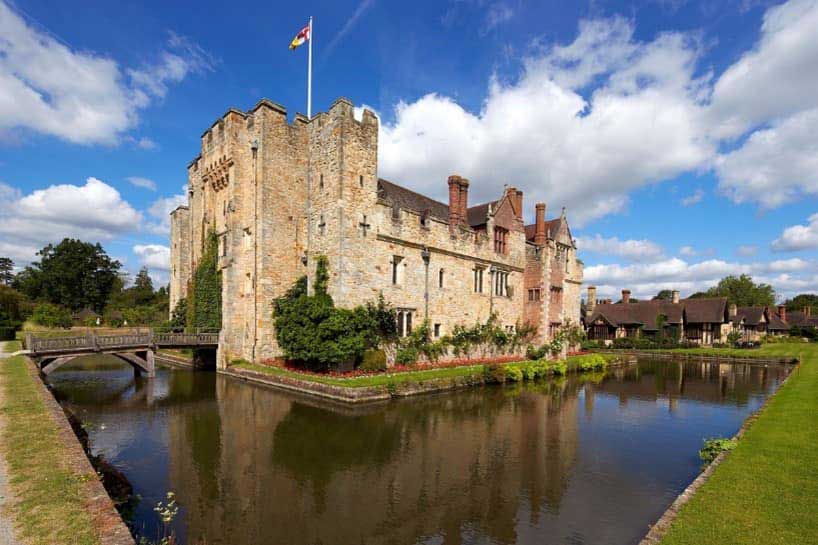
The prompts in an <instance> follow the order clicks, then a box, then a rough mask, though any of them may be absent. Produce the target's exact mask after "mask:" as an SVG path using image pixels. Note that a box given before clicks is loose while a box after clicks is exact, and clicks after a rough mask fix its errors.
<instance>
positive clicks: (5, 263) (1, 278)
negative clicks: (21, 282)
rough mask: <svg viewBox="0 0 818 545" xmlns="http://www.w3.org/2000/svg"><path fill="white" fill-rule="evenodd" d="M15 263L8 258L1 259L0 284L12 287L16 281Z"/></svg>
mask: <svg viewBox="0 0 818 545" xmlns="http://www.w3.org/2000/svg"><path fill="white" fill-rule="evenodd" d="M13 270H14V261H12V260H11V259H10V258H8V257H0V284H3V285H4V286H10V285H11V282H12V280H14V273H13V272H12V271H13Z"/></svg>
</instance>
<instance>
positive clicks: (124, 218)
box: [0, 177, 142, 262]
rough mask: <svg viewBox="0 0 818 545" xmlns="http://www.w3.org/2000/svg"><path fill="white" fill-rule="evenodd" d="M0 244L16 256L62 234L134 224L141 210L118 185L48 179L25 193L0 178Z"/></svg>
mask: <svg viewBox="0 0 818 545" xmlns="http://www.w3.org/2000/svg"><path fill="white" fill-rule="evenodd" d="M0 212H2V216H3V221H2V222H0V248H5V250H4V252H6V253H8V254H11V257H13V258H14V257H16V258H17V259H18V260H19V261H26V262H27V261H30V260H31V259H33V258H34V252H36V251H37V250H39V249H41V248H42V247H43V246H45V245H46V244H48V243H55V242H59V241H60V240H62V239H63V238H65V237H73V238H80V239H82V240H85V241H89V242H98V241H108V240H112V239H113V238H115V237H116V236H117V235H121V234H123V233H126V232H129V231H135V230H137V229H138V228H139V225H140V223H141V221H142V215H141V214H140V213H139V212H137V211H136V210H134V208H133V207H132V206H131V205H130V204H129V203H128V202H127V201H125V200H123V199H122V196H121V195H120V193H119V191H117V190H116V189H114V188H113V187H111V186H110V185H108V184H106V183H105V182H103V181H101V180H98V179H97V178H93V177H91V178H88V179H87V180H86V182H85V185H82V186H78V185H70V184H62V185H52V186H49V187H47V188H46V189H38V190H36V191H33V192H32V193H30V194H28V195H25V196H24V195H22V193H21V192H20V191H19V190H16V189H14V188H12V187H10V186H7V185H4V184H0Z"/></svg>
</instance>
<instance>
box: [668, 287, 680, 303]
mask: <svg viewBox="0 0 818 545" xmlns="http://www.w3.org/2000/svg"><path fill="white" fill-rule="evenodd" d="M670 293H671V301H672V302H673V303H674V304H677V305H678V304H679V290H673V291H672V292H670Z"/></svg>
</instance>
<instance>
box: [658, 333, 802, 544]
mask: <svg viewBox="0 0 818 545" xmlns="http://www.w3.org/2000/svg"><path fill="white" fill-rule="evenodd" d="M754 352H758V353H762V354H765V355H768V356H799V355H800V356H801V357H802V360H801V366H800V367H799V369H798V370H796V371H794V372H793V375H792V376H791V377H790V380H789V381H788V382H787V384H786V385H785V386H784V387H783V388H781V390H780V391H779V392H778V393H777V394H776V395H775V396H774V397H773V398H772V399H771V401H770V403H769V404H768V405H767V407H766V409H765V410H764V411H763V413H762V414H761V415H760V416H759V418H758V419H757V420H756V421H755V422H754V423H753V424H752V425H751V426H750V428H749V429H748V430H747V432H746V433H745V434H744V436H743V437H742V438H741V440H740V441H739V442H738V446H737V447H736V448H735V450H733V451H732V452H731V453H730V454H729V455H728V456H727V458H726V459H725V460H724V461H723V462H722V464H721V465H719V466H718V467H717V468H716V470H715V471H714V472H713V474H712V475H711V477H710V479H709V480H708V481H707V482H706V483H705V484H704V485H703V486H702V487H701V488H700V489H699V490H698V492H697V493H696V494H695V495H694V496H693V498H692V499H691V500H690V502H688V503H687V504H686V505H685V506H684V507H682V510H681V512H680V513H679V517H678V518H677V519H676V520H675V521H674V523H673V525H672V526H671V528H670V530H669V532H668V533H667V534H666V536H665V538H664V539H663V540H662V544H663V545H707V544H714V545H715V544H718V545H727V544H734V543H736V544H739V543H740V544H749V545H752V544H759V545H761V544H763V545H773V544H781V545H785V544H786V545H795V544H807V543H811V544H814V543H818V344H810V345H806V344H773V345H765V346H764V347H763V348H762V349H760V350H758V351H754Z"/></svg>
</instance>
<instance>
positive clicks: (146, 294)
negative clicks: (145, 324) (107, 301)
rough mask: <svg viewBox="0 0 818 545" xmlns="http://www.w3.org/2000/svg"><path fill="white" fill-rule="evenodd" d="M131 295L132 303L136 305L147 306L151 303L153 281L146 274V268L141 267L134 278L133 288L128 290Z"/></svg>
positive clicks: (152, 298)
mask: <svg viewBox="0 0 818 545" xmlns="http://www.w3.org/2000/svg"><path fill="white" fill-rule="evenodd" d="M129 290H130V291H131V293H132V294H133V302H134V304H136V305H149V304H151V303H153V300H154V292H153V281H152V280H151V277H150V275H149V274H148V268H147V267H142V268H141V269H140V270H139V272H138V273H137V274H136V277H135V278H134V285H133V287H131V288H129Z"/></svg>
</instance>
